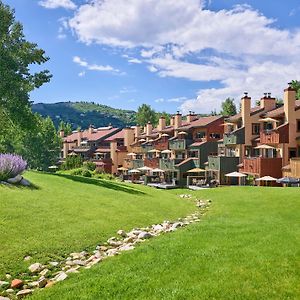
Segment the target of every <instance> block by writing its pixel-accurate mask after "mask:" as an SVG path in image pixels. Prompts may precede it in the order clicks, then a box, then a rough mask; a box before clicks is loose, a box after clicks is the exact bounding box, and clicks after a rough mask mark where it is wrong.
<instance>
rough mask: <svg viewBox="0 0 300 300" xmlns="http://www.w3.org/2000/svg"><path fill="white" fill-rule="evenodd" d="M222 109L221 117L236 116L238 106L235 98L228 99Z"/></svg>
mask: <svg viewBox="0 0 300 300" xmlns="http://www.w3.org/2000/svg"><path fill="white" fill-rule="evenodd" d="M221 107H222V110H221V115H223V116H233V115H235V114H236V106H235V103H234V99H233V98H227V99H226V100H225V101H224V102H222V105H221Z"/></svg>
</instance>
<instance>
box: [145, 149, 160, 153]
mask: <svg viewBox="0 0 300 300" xmlns="http://www.w3.org/2000/svg"><path fill="white" fill-rule="evenodd" d="M148 152H150V153H155V152H160V150H157V149H151V150H149V151H148Z"/></svg>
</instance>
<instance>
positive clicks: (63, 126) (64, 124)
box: [58, 120, 72, 135]
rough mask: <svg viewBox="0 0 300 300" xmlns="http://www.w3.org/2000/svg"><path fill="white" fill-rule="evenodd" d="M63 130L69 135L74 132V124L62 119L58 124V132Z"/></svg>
mask: <svg viewBox="0 0 300 300" xmlns="http://www.w3.org/2000/svg"><path fill="white" fill-rule="evenodd" d="M61 130H63V131H64V133H65V135H69V134H71V133H72V125H71V124H70V123H68V122H64V121H63V120H61V121H60V123H59V126H58V132H60V131H61Z"/></svg>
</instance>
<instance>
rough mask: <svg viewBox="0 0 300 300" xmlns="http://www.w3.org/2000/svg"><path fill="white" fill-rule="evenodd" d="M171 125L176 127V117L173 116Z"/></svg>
mask: <svg viewBox="0 0 300 300" xmlns="http://www.w3.org/2000/svg"><path fill="white" fill-rule="evenodd" d="M170 125H171V126H174V125H175V118H174V116H172V117H171V119H170Z"/></svg>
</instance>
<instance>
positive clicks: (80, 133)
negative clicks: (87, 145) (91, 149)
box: [77, 130, 83, 147]
mask: <svg viewBox="0 0 300 300" xmlns="http://www.w3.org/2000/svg"><path fill="white" fill-rule="evenodd" d="M82 135H83V132H82V131H81V130H79V131H78V132H77V146H78V147H79V146H80V145H81V140H82Z"/></svg>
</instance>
